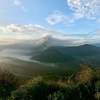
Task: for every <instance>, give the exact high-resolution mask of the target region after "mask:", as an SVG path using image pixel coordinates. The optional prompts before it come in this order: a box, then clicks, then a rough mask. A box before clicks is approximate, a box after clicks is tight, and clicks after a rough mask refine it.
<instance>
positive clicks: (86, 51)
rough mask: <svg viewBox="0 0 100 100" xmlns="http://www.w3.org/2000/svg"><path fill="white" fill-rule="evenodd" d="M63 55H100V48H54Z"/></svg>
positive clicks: (85, 46)
mask: <svg viewBox="0 0 100 100" xmlns="http://www.w3.org/2000/svg"><path fill="white" fill-rule="evenodd" d="M52 48H54V49H56V50H58V51H60V52H62V53H63V54H71V55H73V56H93V55H98V54H100V48H99V47H96V46H93V45H89V44H85V45H81V46H73V47H61V46H60V47H52Z"/></svg>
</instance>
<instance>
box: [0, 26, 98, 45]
mask: <svg viewBox="0 0 100 100" xmlns="http://www.w3.org/2000/svg"><path fill="white" fill-rule="evenodd" d="M0 30H1V31H2V33H3V34H4V36H5V34H6V37H4V39H8V40H9V39H33V40H38V39H39V41H38V42H37V43H38V44H39V43H41V44H47V43H48V45H67V46H68V45H69V46H70V45H79V44H82V43H86V42H89V43H95V42H99V41H100V28H97V29H95V30H94V31H92V32H90V33H87V34H63V33H60V32H58V31H56V30H53V29H50V28H47V27H44V26H41V25H37V24H35V25H31V24H29V25H18V24H10V25H8V26H0ZM10 36H11V37H10ZM2 39H3V38H2ZM93 39H94V40H93Z"/></svg>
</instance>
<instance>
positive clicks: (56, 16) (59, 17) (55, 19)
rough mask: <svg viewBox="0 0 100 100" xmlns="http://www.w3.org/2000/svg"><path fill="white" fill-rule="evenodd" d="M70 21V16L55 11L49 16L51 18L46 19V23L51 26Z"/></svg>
mask: <svg viewBox="0 0 100 100" xmlns="http://www.w3.org/2000/svg"><path fill="white" fill-rule="evenodd" d="M68 19H69V18H68V16H67V15H64V14H63V13H62V12H60V11H54V12H53V14H52V15H49V17H47V18H46V21H47V22H48V23H49V24H51V25H55V24H57V23H60V22H64V21H66V20H68Z"/></svg>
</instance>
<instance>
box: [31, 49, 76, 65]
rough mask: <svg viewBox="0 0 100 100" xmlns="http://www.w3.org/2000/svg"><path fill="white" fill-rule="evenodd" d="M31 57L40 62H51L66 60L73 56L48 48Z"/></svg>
mask: <svg viewBox="0 0 100 100" xmlns="http://www.w3.org/2000/svg"><path fill="white" fill-rule="evenodd" d="M32 59H34V60H37V61H41V62H49V63H53V62H67V61H70V60H72V59H74V58H73V57H72V56H70V55H64V54H63V53H61V52H59V51H58V50H56V49H53V48H48V49H47V50H45V51H44V52H42V53H41V54H39V55H37V56H35V57H32Z"/></svg>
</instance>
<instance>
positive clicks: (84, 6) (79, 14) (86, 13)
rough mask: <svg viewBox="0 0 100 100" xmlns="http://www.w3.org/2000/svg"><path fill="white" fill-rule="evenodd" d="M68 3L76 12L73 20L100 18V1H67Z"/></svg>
mask: <svg viewBox="0 0 100 100" xmlns="http://www.w3.org/2000/svg"><path fill="white" fill-rule="evenodd" d="M67 3H68V6H69V7H70V9H71V10H72V11H73V12H74V13H73V20H77V19H80V18H83V17H85V18H87V19H98V17H100V0H67Z"/></svg>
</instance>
